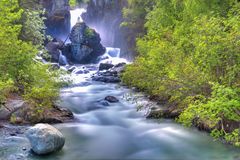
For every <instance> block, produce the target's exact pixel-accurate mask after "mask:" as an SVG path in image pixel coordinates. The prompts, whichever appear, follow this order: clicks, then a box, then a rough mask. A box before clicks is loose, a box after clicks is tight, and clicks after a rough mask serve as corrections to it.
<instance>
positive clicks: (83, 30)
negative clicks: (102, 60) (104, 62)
mask: <svg viewBox="0 0 240 160" xmlns="http://www.w3.org/2000/svg"><path fill="white" fill-rule="evenodd" d="M69 39H70V41H71V55H69V54H67V56H68V58H69V59H71V60H72V61H73V62H75V63H79V64H86V63H95V62H97V59H98V57H99V56H101V55H103V54H104V53H105V51H106V49H105V48H104V47H103V46H102V44H101V43H100V42H101V38H100V35H99V34H98V33H97V32H96V31H95V30H93V29H91V28H89V27H88V26H87V25H86V24H85V23H84V22H78V23H77V24H76V25H75V26H74V27H73V29H72V31H71V34H70V37H69Z"/></svg>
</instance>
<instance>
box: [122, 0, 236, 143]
mask: <svg viewBox="0 0 240 160" xmlns="http://www.w3.org/2000/svg"><path fill="white" fill-rule="evenodd" d="M141 7H142V8H144V6H141ZM137 11H138V10H136V12H137ZM146 11H147V14H146V17H145V20H146V23H145V27H146V30H147V34H146V35H145V36H143V37H141V38H138V39H137V51H138V53H139V57H138V58H137V59H136V60H135V61H134V63H133V64H131V65H129V66H128V67H127V69H126V72H125V73H123V75H122V79H123V82H124V83H126V84H127V85H130V86H134V87H137V88H139V89H141V90H143V91H145V92H147V93H149V94H151V95H154V96H158V97H160V98H159V99H160V100H161V99H164V100H166V99H167V100H168V103H169V105H170V106H171V105H177V106H178V108H181V110H183V113H182V114H181V115H180V118H179V122H181V123H184V124H185V125H187V126H192V125H193V123H195V122H196V119H197V121H198V123H202V122H203V123H204V124H205V125H208V126H209V127H210V128H211V129H214V128H216V126H217V124H219V123H220V122H221V120H228V121H236V122H239V121H240V119H239V105H240V101H239V98H238V97H239V85H240V81H239V80H240V74H239V73H240V53H239V51H240V48H239V44H240V39H239V37H240V30H239V28H240V27H239V26H240V23H239V22H240V21H239V20H240V19H239V17H240V16H239V15H240V3H239V2H236V1H234V0H213V1H198V0H187V1H178V0H177V1H176V0H170V1H165V0H159V1H157V2H156V5H155V7H154V8H153V10H146ZM132 75H134V76H132ZM212 84H214V86H213V87H212ZM217 130H218V131H220V130H222V128H217ZM234 133H235V132H234ZM228 134H229V135H237V134H232V132H231V133H226V134H224V135H223V136H224V137H225V135H228ZM229 137H231V136H229ZM235 138H236V137H235ZM228 139H234V138H228ZM236 139H237V138H236ZM236 139H235V140H236ZM235 140H234V141H235ZM233 143H234V142H233Z"/></svg>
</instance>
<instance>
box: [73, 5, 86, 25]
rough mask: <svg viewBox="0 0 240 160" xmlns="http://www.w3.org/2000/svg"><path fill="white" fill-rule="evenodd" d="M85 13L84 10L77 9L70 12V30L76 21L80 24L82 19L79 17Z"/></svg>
mask: <svg viewBox="0 0 240 160" xmlns="http://www.w3.org/2000/svg"><path fill="white" fill-rule="evenodd" d="M85 12H86V9H85V8H77V9H74V10H71V11H70V14H71V29H72V27H73V26H74V25H75V24H76V23H77V22H78V20H79V21H80V22H83V19H82V17H81V16H82V14H83V13H85Z"/></svg>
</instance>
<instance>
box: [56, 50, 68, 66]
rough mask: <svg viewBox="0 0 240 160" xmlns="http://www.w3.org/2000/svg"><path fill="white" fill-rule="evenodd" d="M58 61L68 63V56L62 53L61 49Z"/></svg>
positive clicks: (62, 63) (63, 63)
mask: <svg viewBox="0 0 240 160" xmlns="http://www.w3.org/2000/svg"><path fill="white" fill-rule="evenodd" d="M58 63H59V64H61V65H67V64H68V61H67V58H66V56H65V55H63V54H62V51H60V55H59V59H58Z"/></svg>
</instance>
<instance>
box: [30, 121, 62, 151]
mask: <svg viewBox="0 0 240 160" xmlns="http://www.w3.org/2000/svg"><path fill="white" fill-rule="evenodd" d="M26 136H27V138H28V139H29V141H30V144H31V147H32V150H33V151H34V153H36V154H38V155H45V154H49V153H52V152H55V151H58V150H60V149H62V148H63V146H64V143H65V138H64V136H63V135H62V133H61V132H60V131H59V130H57V129H56V128H54V127H53V126H51V125H49V124H37V125H35V126H34V127H31V128H30V129H29V130H28V131H27V133H26Z"/></svg>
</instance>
